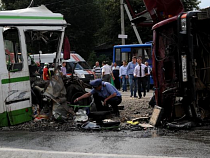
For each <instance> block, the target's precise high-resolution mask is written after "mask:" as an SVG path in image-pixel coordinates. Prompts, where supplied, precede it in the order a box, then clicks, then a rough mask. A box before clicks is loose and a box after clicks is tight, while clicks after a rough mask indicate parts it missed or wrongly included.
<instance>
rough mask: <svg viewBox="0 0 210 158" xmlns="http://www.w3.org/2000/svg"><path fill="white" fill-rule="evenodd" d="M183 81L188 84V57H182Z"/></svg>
mask: <svg viewBox="0 0 210 158" xmlns="http://www.w3.org/2000/svg"><path fill="white" fill-rule="evenodd" d="M181 58H182V81H183V82H187V56H186V55H182V56H181Z"/></svg>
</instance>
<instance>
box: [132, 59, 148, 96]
mask: <svg viewBox="0 0 210 158" xmlns="http://www.w3.org/2000/svg"><path fill="white" fill-rule="evenodd" d="M137 62H138V65H137V66H136V67H135V69H134V72H133V76H134V77H137V79H138V95H139V99H141V97H142V94H141V89H142V90H143V92H144V97H145V96H146V75H147V71H148V70H147V67H146V65H144V64H142V59H141V58H138V60H137Z"/></svg>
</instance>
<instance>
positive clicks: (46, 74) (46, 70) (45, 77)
mask: <svg viewBox="0 0 210 158" xmlns="http://www.w3.org/2000/svg"><path fill="white" fill-rule="evenodd" d="M49 79H50V75H49V64H48V63H44V69H43V80H49Z"/></svg>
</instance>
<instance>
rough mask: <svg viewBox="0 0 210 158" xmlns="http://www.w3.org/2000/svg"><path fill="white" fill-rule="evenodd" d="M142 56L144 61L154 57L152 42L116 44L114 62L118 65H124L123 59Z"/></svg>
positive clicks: (127, 59) (128, 59) (129, 59)
mask: <svg viewBox="0 0 210 158" xmlns="http://www.w3.org/2000/svg"><path fill="white" fill-rule="evenodd" d="M133 56H136V57H137V58H138V57H141V58H142V60H143V62H144V61H148V60H150V59H151V58H152V44H151V43H149V44H131V45H116V46H114V48H113V62H116V63H117V65H122V61H123V60H126V61H127V62H129V61H131V60H132V57H133Z"/></svg>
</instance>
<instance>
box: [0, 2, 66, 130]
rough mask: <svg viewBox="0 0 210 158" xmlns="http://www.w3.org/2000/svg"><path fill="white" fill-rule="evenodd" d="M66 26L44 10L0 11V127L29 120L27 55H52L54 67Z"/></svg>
mask: <svg viewBox="0 0 210 158" xmlns="http://www.w3.org/2000/svg"><path fill="white" fill-rule="evenodd" d="M66 26H67V23H66V21H65V20H64V19H63V15H61V14H58V13H52V12H51V11H50V10H48V9H47V8H46V7H45V6H40V7H33V8H26V9H19V10H12V11H0V30H1V31H0V52H1V58H0V80H1V82H0V89H1V90H0V126H8V125H15V124H19V123H22V122H26V121H29V120H31V119H32V108H31V107H32V95H31V84H30V80H31V76H30V74H31V71H30V68H33V65H30V63H29V62H28V55H29V54H38V53H39V51H42V52H43V53H49V52H56V55H55V64H58V63H59V62H60V61H59V59H60V52H61V48H62V43H63V39H64V30H65V27H66ZM48 51H49V52H48ZM28 65H30V66H28ZM29 72H30V73H29Z"/></svg>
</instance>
